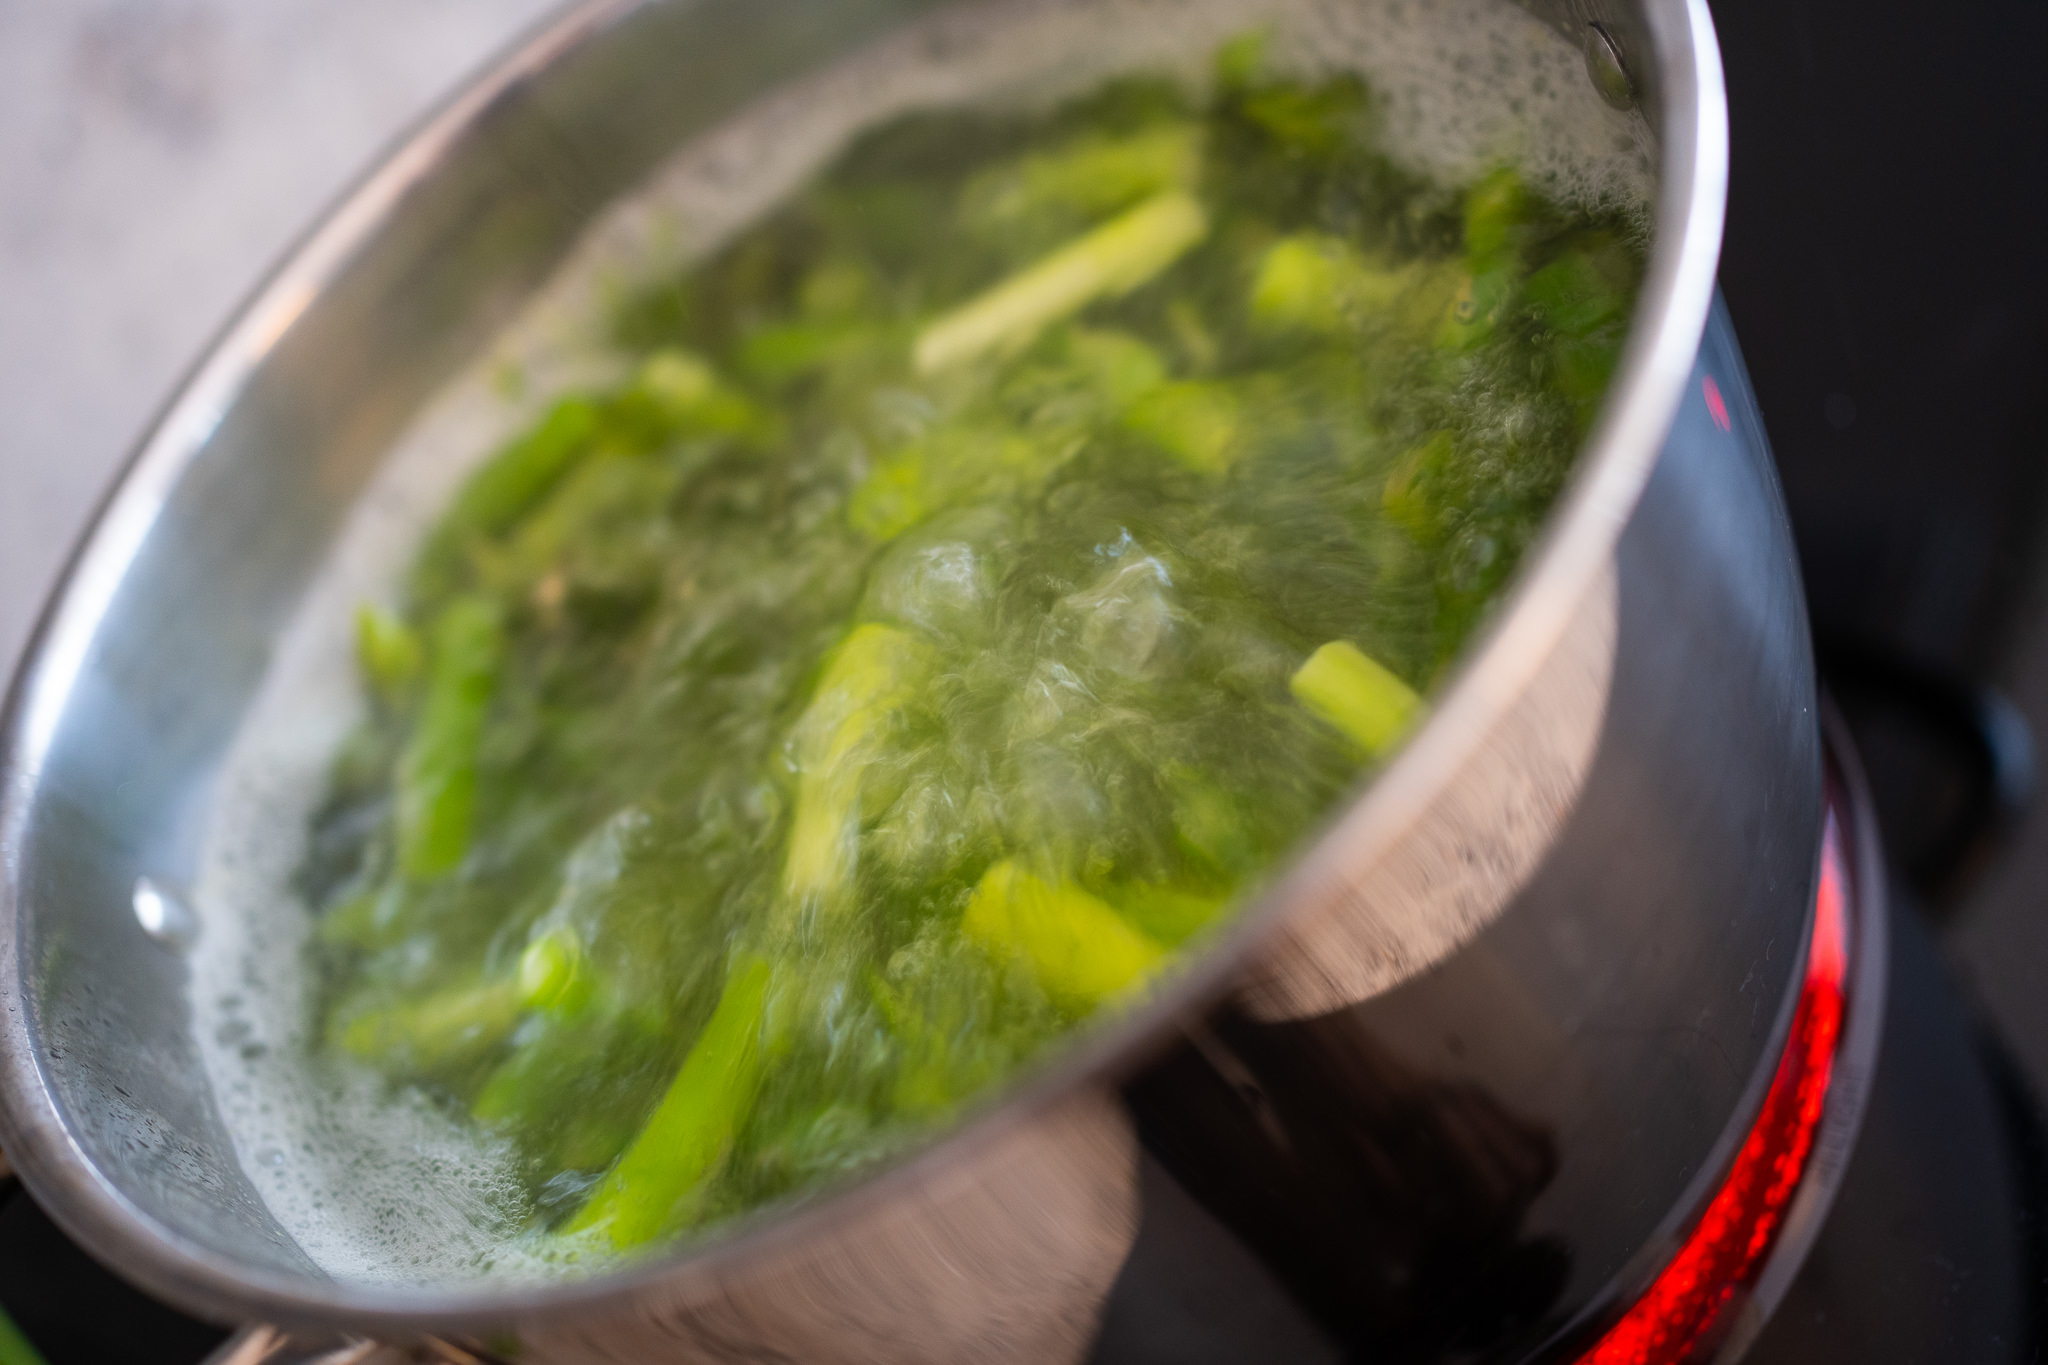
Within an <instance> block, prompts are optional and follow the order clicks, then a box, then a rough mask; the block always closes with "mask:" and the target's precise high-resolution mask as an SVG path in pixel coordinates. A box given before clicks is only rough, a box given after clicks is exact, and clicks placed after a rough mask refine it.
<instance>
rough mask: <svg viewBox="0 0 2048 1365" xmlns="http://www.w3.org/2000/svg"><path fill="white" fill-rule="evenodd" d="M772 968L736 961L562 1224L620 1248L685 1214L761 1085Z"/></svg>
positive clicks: (635, 1243) (636, 1243) (722, 1156)
mask: <svg viewBox="0 0 2048 1365" xmlns="http://www.w3.org/2000/svg"><path fill="white" fill-rule="evenodd" d="M768 981H769V967H768V963H767V961H766V960H765V959H762V958H758V957H747V958H741V959H739V960H738V961H736V962H734V963H733V965H732V967H731V969H730V971H729V973H728V975H727V977H726V984H725V992H724V994H723V995H722V996H720V997H719V1001H718V1008H717V1009H715V1010H714V1011H712V1015H711V1019H710V1022H708V1023H706V1024H705V1025H704V1031H703V1032H702V1033H700V1034H698V1035H697V1041H696V1042H695V1043H693V1044H692V1045H691V1047H690V1054H689V1056H687V1057H686V1058H684V1059H683V1065H682V1069H681V1070H680V1071H678V1072H677V1073H676V1078H675V1080H674V1081H673V1082H672V1083H671V1084H670V1085H669V1088H668V1093H667V1094H666V1095H664V1096H662V1099H661V1103H660V1105H659V1106H657V1107H656V1108H655V1111H654V1113H653V1115H652V1116H651V1117H650V1118H649V1119H648V1120H647V1123H646V1126H645V1127H643V1128H642V1129H641V1130H640V1136H639V1137H637V1138H635V1139H634V1140H633V1145H632V1146H631V1147H628V1148H627V1149H626V1154H625V1155H624V1156H622V1157H620V1158H619V1163H618V1165H616V1166H614V1167H612V1169H611V1172H610V1174H608V1175H606V1176H605V1178H604V1180H603V1182H602V1183H600V1184H599V1185H598V1187H597V1189H596V1191H595V1192H593V1193H592V1194H591V1196H590V1200H589V1202H588V1203H586V1204H585V1205H584V1206H583V1210H582V1212H581V1213H579V1214H577V1215H576V1218H575V1220H574V1221H573V1222H571V1223H570V1225H569V1229H568V1231H569V1232H570V1233H571V1234H572V1235H574V1234H578V1233H595V1234H598V1235H600V1236H601V1237H603V1238H604V1240H605V1241H607V1242H609V1243H610V1244H611V1245H612V1246H614V1247H617V1248H620V1249H625V1248H628V1247H634V1246H639V1245H641V1244H642V1243H645V1242H650V1241H652V1240H654V1239H655V1238H656V1237H658V1236H660V1235H661V1234H662V1232H664V1231H665V1230H667V1229H668V1228H669V1227H670V1226H671V1225H672V1224H674V1223H676V1222H678V1221H681V1220H683V1219H686V1218H687V1217H688V1215H689V1204H690V1202H691V1200H692V1199H693V1198H695V1197H698V1196H699V1195H700V1194H701V1191H702V1188H703V1185H704V1182H705V1181H706V1180H707V1179H709V1178H710V1177H711V1176H713V1175H715V1174H716V1173H717V1170H718V1167H719V1165H720V1164H721V1163H722V1162H723V1161H724V1160H725V1156H726V1153H727V1152H728V1151H730V1150H731V1148H732V1144H733V1140H734V1137H735V1136H736V1134H737V1133H738V1130H739V1127H740V1125H741V1124H742V1123H744V1122H745V1121H746V1117H747V1113H748V1111H749V1109H750V1108H751V1107H752V1105H753V1102H754V1094H755V1091H756V1090H757V1089H758V1088H759V1087H760V1084H761V1069H762V1049H763V1040H762V1036H761V1035H762V1032H763V1030H764V1028H765V1027H766V1022H765V1017H764V1016H765V1006H766V1004H767V997H768Z"/></svg>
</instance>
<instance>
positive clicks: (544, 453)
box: [447, 398, 598, 535]
mask: <svg viewBox="0 0 2048 1365" xmlns="http://www.w3.org/2000/svg"><path fill="white" fill-rule="evenodd" d="M597 428H598V410H597V405H596V404H595V403H592V402H591V401H590V400H589V399H587V398H565V399H563V400H562V401H561V402H559V403H557V404H555V406H554V408H553V409H552V410H550V411H549V413H548V415H547V416H546V418H544V419H543V420H542V421H541V423H540V425H539V426H537V427H535V428H534V429H533V430H532V431H529V432H527V433H526V434H525V435H524V436H521V437H520V438H519V439H518V440H516V441H513V442H512V443H511V444H510V445H507V446H506V447H505V448H504V449H503V450H502V451H500V452H499V453H498V454H497V455H496V456H494V457H493V458H492V459H491V461H490V463H488V464H486V465H484V466H483V468H481V469H479V470H477V472H476V473H475V474H473V475H471V476H470V480H469V483H468V484H467V485H465V486H464V488H463V490H462V493H461V495H460V496H459V497H458V498H457V499H456V502H455V506H454V507H453V508H451V509H450V510H449V513H448V519H447V525H448V527H449V528H450V529H459V530H463V531H481V532H484V533H485V534H491V535H494V534H496V533H497V532H499V531H502V530H504V529H505V528H506V527H507V526H510V525H511V524H512V523H513V522H515V521H517V520H518V519H519V516H520V514H521V513H523V512H525V511H526V509H527V508H529V507H531V506H533V504H534V503H536V502H538V501H539V500H540V497H541V495H542V494H544V493H546V492H547V491H548V490H549V489H550V488H552V487H554V486H555V481H556V480H558V479H560V478H561V477H562V475H563V474H565V473H567V472H568V469H569V466H570V465H572V464H574V463H575V461H576V457H577V456H579V455H581V454H582V453H583V452H584V450H585V449H586V448H587V447H588V446H589V445H590V442H591V439H592V438H593V437H594V436H595V435H596V434H597Z"/></svg>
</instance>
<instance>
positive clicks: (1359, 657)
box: [1288, 640, 1422, 758]
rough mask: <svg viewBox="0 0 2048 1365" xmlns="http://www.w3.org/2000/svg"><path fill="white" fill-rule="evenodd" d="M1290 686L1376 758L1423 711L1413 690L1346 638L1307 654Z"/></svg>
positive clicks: (1312, 710) (1326, 719)
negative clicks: (1306, 659) (1306, 658)
mask: <svg viewBox="0 0 2048 1365" xmlns="http://www.w3.org/2000/svg"><path fill="white" fill-rule="evenodd" d="M1288 686H1289V687H1290V688H1291V689H1292V690H1293V692H1294V695H1295V697H1296V698H1297V699H1298V700H1299V701H1300V702H1301V704H1302V705H1303V706H1306V707H1307V708H1308V709H1309V710H1310V711H1311V712H1313V713H1314V714H1315V715H1316V716H1317V717H1319V718H1320V719H1322V720H1324V721H1327V722H1328V723H1329V724H1331V725H1333V726H1335V727H1336V728H1337V729H1339V730H1341V731H1343V733H1344V734H1345V736H1346V737H1348V738H1349V739H1350V740H1351V741H1352V742H1353V743H1355V744H1357V745H1358V747H1359V748H1361V749H1363V750H1365V752H1366V754H1367V755H1368V756H1369V757H1372V758H1378V757H1379V756H1380V755H1381V754H1384V753H1385V752H1386V751H1387V750H1388V749H1390V748H1392V747H1393V745H1394V744H1395V743H1396V742H1398V741H1399V740H1400V739H1401V738H1402V736H1404V735H1406V734H1407V733H1408V731H1409V729H1410V728H1411V727H1412V726H1413V725H1414V723H1415V719H1416V717H1417V716H1418V715H1419V714H1420V713H1421V710H1422V701H1421V699H1420V698H1418V697H1417V696H1416V695H1415V692H1414V689H1412V688H1410V687H1409V686H1408V684H1407V683H1404V682H1402V681H1401V680H1400V679H1399V678H1397V677H1395V676H1394V675H1393V674H1392V673H1389V672H1388V671H1387V670H1386V669H1385V668H1383V667H1382V666H1381V665H1379V664H1378V663H1375V662H1374V661H1373V660H1371V659H1369V658H1367V657H1366V656H1365V655H1364V654H1362V653H1360V652H1359V649H1358V647H1357V646H1356V645H1353V644H1351V643H1349V642H1348V641H1345V640H1332V641H1331V642H1330V643H1329V644H1326V645H1324V646H1323V647H1322V648H1320V649H1318V650H1317V651H1316V652H1315V653H1313V654H1311V655H1309V656H1308V662H1306V663H1304V664H1303V665H1302V666H1301V667H1300V668H1298V669H1296V670H1295V673H1294V677H1293V678H1291V679H1290V680H1289V681H1288Z"/></svg>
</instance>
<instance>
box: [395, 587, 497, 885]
mask: <svg viewBox="0 0 2048 1365" xmlns="http://www.w3.org/2000/svg"><path fill="white" fill-rule="evenodd" d="M503 652H504V635H503V632H502V631H501V630H500V628H499V625H498V615H497V611H496V609H495V608H493V607H492V606H491V604H490V603H489V602H487V601H484V600H481V599H477V598H463V599H461V600H458V601H457V602H455V603H454V604H452V605H451V606H449V607H448V608H447V610H445V611H444V612H442V613H441V617H440V619H439V620H438V621H437V622H436V623H435V625H434V636H433V648H432V651H431V658H430V660H429V662H428V670H429V671H428V674H427V696H426V702H425V704H424V705H423V706H422V707H421V709H420V718H419V722H418V724H417V725H416V726H415V727H414V729H413V733H412V739H411V741H410V742H409V743H408V744H407V745H406V750H405V756H404V758H403V759H401V760H400V762H399V765H398V803H397V804H398V863H399V867H400V869H401V870H403V871H404V873H405V875H406V876H408V877H412V878H415V879H417V880H421V881H425V880H429V879H431V878H434V877H439V876H443V875H445V874H447V873H449V872H453V871H454V870H455V869H456V868H457V867H458V866H460V865H461V863H462V859H463V857H464V855H466V854H467V853H468V852H469V825H470V815H471V811H472V809H473V808H474V806H475V804H476V754H477V746H478V744H479V743H481V742H482V740H483V732H484V717H485V713H486V712H487V711H488V710H489V709H490V704H491V693H492V692H493V691H494V690H495V689H496V687H497V679H498V667H499V660H500V656H501V655H502V654H503Z"/></svg>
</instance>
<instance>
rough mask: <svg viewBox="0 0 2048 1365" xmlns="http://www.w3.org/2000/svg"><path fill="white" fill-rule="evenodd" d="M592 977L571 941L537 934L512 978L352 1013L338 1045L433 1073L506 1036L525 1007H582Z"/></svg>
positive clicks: (564, 1010)
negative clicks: (364, 1011)
mask: <svg viewBox="0 0 2048 1365" xmlns="http://www.w3.org/2000/svg"><path fill="white" fill-rule="evenodd" d="M592 988H593V982H592V980H591V972H590V969H589V967H588V965H587V964H586V963H585V962H584V960H583V955H582V952H581V950H580V949H579V948H578V947H577V946H576V943H575V939H574V937H573V936H572V935H570V934H568V933H567V932H566V931H561V930H556V931H551V932H549V933H546V934H542V935H541V936H540V937H538V938H536V939H535V940H534V941H533V943H532V944H531V945H530V946H528V948H527V950H526V952H525V953H524V954H522V955H521V957H520V959H519V970H518V971H517V972H516V973H515V974H514V975H513V976H511V977H510V978H501V979H498V980H487V981H482V982H479V983H477V984H475V985H470V986H458V987H454V988H452V989H449V990H443V991H437V992H435V993H434V994H432V995H429V996H427V997H426V998H425V999H421V1000H414V1001H409V1002H407V1003H405V1004H402V1005H394V1006H391V1007H389V1008H386V1009H380V1010H372V1011H368V1012H366V1013H362V1014H357V1015H354V1016H352V1017H350V1018H349V1019H348V1020H347V1022H346V1023H345V1024H344V1025H343V1026H342V1030H341V1044H342V1046H343V1047H345V1048H347V1049H348V1050H349V1051H350V1052H353V1053H354V1054H355V1055H356V1056H358V1057H361V1058H363V1059H364V1060H366V1061H374V1062H379V1063H381V1064H382V1065H384V1066H385V1067H386V1068H387V1069H390V1070H393V1071H399V1072H405V1073H418V1072H423V1071H433V1070H437V1069H439V1068H441V1067H443V1066H445V1065H447V1064H449V1063H451V1062H455V1061H461V1060H468V1059H472V1058H475V1057H477V1056H480V1055H481V1054H482V1053H484V1052H485V1051H488V1050H489V1049H490V1048H493V1047H495V1046H497V1044H499V1043H500V1042H502V1041H504V1039H505V1037H506V1036H507V1035H508V1034H510V1033H511V1032H512V1028H513V1025H515V1024H517V1023H518V1022H519V1018H520V1016H521V1015H523V1014H525V1013H526V1012H527V1011H529V1010H544V1011H546V1012H547V1013H549V1014H553V1015H556V1016H557V1017H568V1016H570V1015H573V1014H575V1013H577V1012H578V1011H580V1010H581V1009H582V1007H583V1006H584V1004H586V1003H587V1002H588V1001H589V999H590V996H591V993H592Z"/></svg>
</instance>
